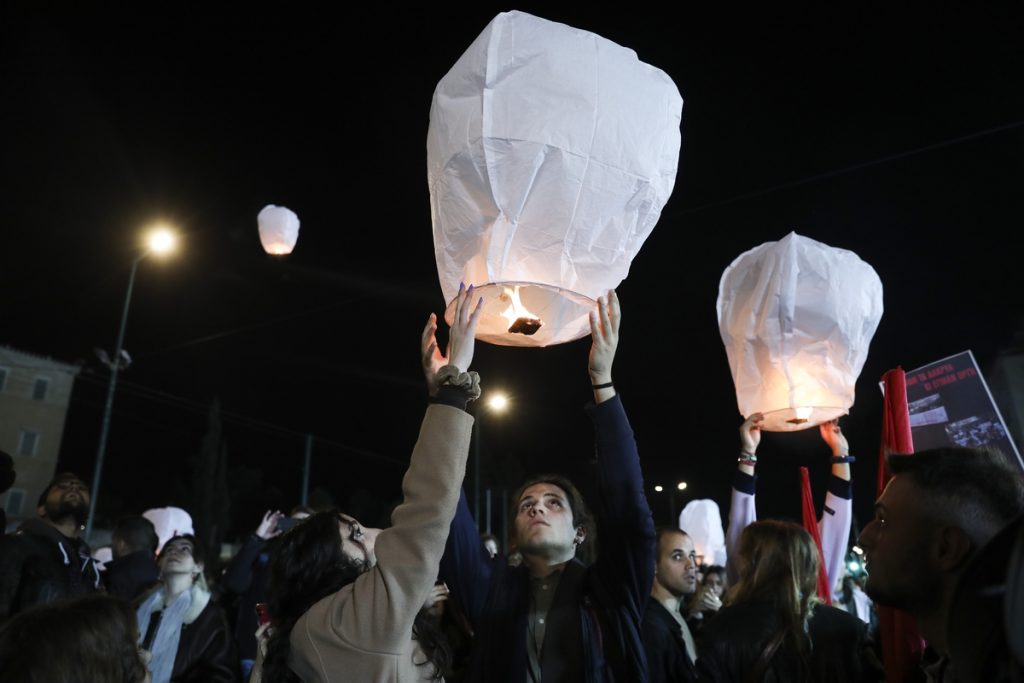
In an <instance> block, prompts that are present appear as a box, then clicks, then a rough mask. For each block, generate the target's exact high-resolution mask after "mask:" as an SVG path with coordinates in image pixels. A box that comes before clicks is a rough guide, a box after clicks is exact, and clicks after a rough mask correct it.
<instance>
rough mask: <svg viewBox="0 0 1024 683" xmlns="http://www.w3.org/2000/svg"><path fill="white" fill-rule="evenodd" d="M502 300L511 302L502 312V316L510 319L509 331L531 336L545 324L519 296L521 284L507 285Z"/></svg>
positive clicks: (507, 319)
mask: <svg viewBox="0 0 1024 683" xmlns="http://www.w3.org/2000/svg"><path fill="white" fill-rule="evenodd" d="M501 300H502V301H508V302H509V307H508V308H506V309H505V310H504V311H502V312H501V316H502V317H503V318H505V320H506V321H508V331H509V332H511V333H513V334H525V335H526V336H530V335H531V334H534V333H535V332H536V331H537V330H539V329H540V328H541V326H542V325H543V324H544V323H543V322H541V320H540V318H538V317H537V316H536V315H534V314H533V313H531V312H530V311H529V310H528V309H527V308H526V306H524V305H523V302H522V301H521V300H520V298H519V285H516V286H515V287H513V288H512V289H509V288H508V287H505V288H504V291H502V293H501Z"/></svg>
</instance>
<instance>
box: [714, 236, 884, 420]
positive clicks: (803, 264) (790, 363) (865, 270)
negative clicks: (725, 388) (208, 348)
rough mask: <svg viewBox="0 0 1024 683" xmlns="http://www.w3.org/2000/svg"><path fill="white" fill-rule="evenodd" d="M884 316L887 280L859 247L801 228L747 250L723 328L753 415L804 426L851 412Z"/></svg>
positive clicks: (729, 291) (745, 409)
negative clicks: (806, 233) (818, 239)
mask: <svg viewBox="0 0 1024 683" xmlns="http://www.w3.org/2000/svg"><path fill="white" fill-rule="evenodd" d="M881 318H882V282H881V280H879V278H878V275H877V274H876V273H875V271H874V269H873V268H872V267H871V266H869V265H868V264H867V263H865V262H864V261H862V260H861V259H860V258H859V257H858V256H857V255H856V254H854V253H853V252H852V251H847V250H845V249H837V248H835V247H830V246H828V245H827V244H822V243H821V242H816V241H815V240H812V239H809V238H807V237H801V236H800V235H797V234H796V233H794V232H791V233H789V235H787V236H786V237H784V238H783V239H781V240H779V241H778V242H766V243H765V244H762V245H761V246H759V247H756V248H755V249H751V250H750V251H748V252H746V253H745V254H742V255H741V256H739V257H738V258H737V259H736V260H735V261H733V262H732V264H731V265H730V266H729V267H728V268H726V269H725V272H724V273H723V274H722V280H721V282H720V284H719V289H718V326H719V331H720V332H721V334H722V342H723V343H724V344H725V351H726V354H727V355H728V357H729V368H730V369H731V370H732V377H733V381H734V382H735V384H736V400H737V402H738V403H739V409H740V413H741V414H742V415H743V416H744V418H747V417H749V416H750V415H751V414H753V413H757V412H760V413H764V416H765V420H764V423H762V428H763V429H765V430H766V431H776V432H782V431H796V430H799V429H806V428H808V427H813V426H815V425H818V424H821V423H823V422H827V421H828V420H831V419H834V418H836V417H839V416H840V415H845V414H847V413H848V412H849V409H850V407H851V406H852V405H853V399H854V385H855V384H856V382H857V377H858V376H859V375H860V371H861V369H862V368H863V367H864V361H865V360H867V355H868V345H869V344H870V343H871V337H872V336H874V334H875V330H876V329H877V328H878V323H879V321H880V320H881Z"/></svg>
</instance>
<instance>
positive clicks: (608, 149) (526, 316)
mask: <svg viewBox="0 0 1024 683" xmlns="http://www.w3.org/2000/svg"><path fill="white" fill-rule="evenodd" d="M682 106H683V101H682V98H681V97H680V96H679V91H678V89H677V88H676V86H675V84H674V83H673V82H672V80H671V79H670V78H669V77H668V76H667V75H666V74H665V73H664V72H662V71H660V70H659V69H656V68H654V67H652V66H650V65H648V64H644V63H643V62H641V61H639V60H638V59H637V56H636V53H634V52H633V51H632V50H629V49H626V48H624V47H621V46H619V45H616V44H615V43H612V42H610V41H608V40H606V39H604V38H601V37H600V36H597V35H594V34H593V33H588V32H586V31H581V30H578V29H575V28H572V27H569V26H566V25H564V24H557V23H553V22H550V21H547V20H544V19H540V18H537V17H534V16H531V15H529V14H524V13H522V12H507V13H503V14H499V15H498V16H497V17H495V18H494V19H493V20H492V21H491V23H490V24H489V25H488V26H487V28H485V29H484V31H483V33H481V34H480V36H479V37H478V38H477V39H476V40H475V41H474V42H473V44H472V45H470V47H469V49H467V50H466V52H465V53H464V54H463V55H462V56H461V57H460V58H459V60H458V61H457V62H456V63H455V66H453V67H452V69H451V70H450V71H449V72H448V74H447V75H445V77H444V78H442V79H441V81H440V82H439V83H438V85H437V89H436V90H435V91H434V99H433V103H432V105H431V108H430V131H429V133H428V134H427V180H428V183H429V188H430V204H431V214H432V219H433V226H434V253H435V256H436V260H437V269H438V275H439V278H440V281H441V290H442V292H443V293H444V297H445V301H446V302H448V304H449V306H448V311H447V314H446V318H447V319H448V321H449V322H451V320H452V315H453V313H454V301H455V297H456V294H457V293H458V290H459V283H460V282H465V283H466V284H467V285H469V284H472V285H475V286H476V288H477V291H478V292H479V294H480V295H481V296H482V297H483V299H484V302H485V307H484V312H483V316H482V318H481V320H480V324H479V326H478V328H477V337H478V338H480V339H482V340H484V341H488V342H492V343H495V344H503V345H509V346H548V345H550V344H559V343H562V342H567V341H571V340H573V339H578V338H580V337H583V336H585V335H586V334H588V333H589V331H590V328H589V323H588V320H587V316H588V313H589V312H590V310H591V309H592V308H593V304H594V300H595V299H596V298H597V297H598V296H600V295H602V294H604V293H605V292H606V291H607V290H609V289H613V288H615V287H617V286H618V285H619V283H620V282H622V280H623V279H624V278H625V277H626V275H627V274H628V272H629V265H630V262H631V261H632V260H633V257H634V256H635V255H636V254H637V252H638V251H639V250H640V247H641V245H642V244H643V243H644V240H646V239H647V236H648V235H649V234H650V233H651V230H652V229H653V228H654V225H655V223H657V221H658V218H659V216H660V215H661V209H662V207H663V206H664V204H665V202H666V201H667V200H668V197H669V195H670V194H671V193H672V187H673V185H674V183H675V178H676V168H677V166H678V163H679V143H680V139H679V138H680V136H679V122H680V118H681V115H682Z"/></svg>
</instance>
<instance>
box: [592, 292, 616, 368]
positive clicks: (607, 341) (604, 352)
mask: <svg viewBox="0 0 1024 683" xmlns="http://www.w3.org/2000/svg"><path fill="white" fill-rule="evenodd" d="M621 321H622V311H621V310H620V308H619V297H618V296H617V295H616V294H615V290H613V289H610V290H608V295H607V296H602V297H598V299H597V307H596V308H595V309H594V310H593V311H591V312H590V334H591V337H592V338H593V343H592V344H591V346H590V359H589V363H588V367H589V369H590V381H591V383H592V384H607V383H608V382H611V381H612V361H614V360H615V348H616V347H617V346H618V345H619V323H620V322H621Z"/></svg>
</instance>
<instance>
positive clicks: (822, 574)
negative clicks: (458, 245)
mask: <svg viewBox="0 0 1024 683" xmlns="http://www.w3.org/2000/svg"><path fill="white" fill-rule="evenodd" d="M800 483H801V486H802V489H803V490H802V492H801V504H802V511H803V517H804V528H805V529H807V533H809V534H810V535H811V538H813V539H814V545H816V546H817V547H818V597H819V598H821V599H822V600H823V601H824V602H825V604H826V605H831V604H832V587H831V586H829V585H828V572H827V571H825V553H824V552H822V550H821V533H820V532H819V531H818V516H817V515H816V514H814V500H813V499H812V498H811V475H810V474H809V473H808V472H807V468H806V467H801V468H800Z"/></svg>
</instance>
